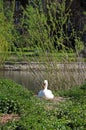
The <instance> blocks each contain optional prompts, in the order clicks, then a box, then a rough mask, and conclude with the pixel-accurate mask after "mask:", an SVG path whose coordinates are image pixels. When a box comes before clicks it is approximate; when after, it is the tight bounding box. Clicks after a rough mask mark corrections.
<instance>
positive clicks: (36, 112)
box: [0, 80, 86, 130]
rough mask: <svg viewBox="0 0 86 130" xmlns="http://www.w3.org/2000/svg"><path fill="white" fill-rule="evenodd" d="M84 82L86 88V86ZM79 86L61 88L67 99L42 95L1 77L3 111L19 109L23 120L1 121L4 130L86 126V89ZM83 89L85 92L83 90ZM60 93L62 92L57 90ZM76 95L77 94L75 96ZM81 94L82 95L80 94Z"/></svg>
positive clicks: (70, 129) (65, 129)
mask: <svg viewBox="0 0 86 130" xmlns="http://www.w3.org/2000/svg"><path fill="white" fill-rule="evenodd" d="M85 85H86V84H84V88H85ZM82 88H83V87H82V86H81V87H78V88H77V90H78V92H77V91H76V90H75V89H73V90H69V93H70V91H71V93H70V94H69V93H68V90H67V91H65V92H64V93H63V92H62V94H61V92H60V93H59V95H61V96H63V97H64V96H66V97H69V99H67V100H66V101H65V102H60V103H58V102H56V101H51V100H50V101H49V100H44V99H39V98H37V97H35V96H34V94H33V93H32V92H30V91H28V90H27V89H25V88H24V87H23V86H21V85H19V84H16V83H15V82H13V81H11V80H0V115H1V114H3V113H8V114H9V113H17V114H19V116H20V120H19V121H15V120H13V121H9V122H8V123H6V124H0V129H1V130H3V129H4V130H8V129H9V130H48V129H49V130H76V129H78V130H85V127H86V104H85V103H86V97H85V94H86V91H83V89H82ZM82 91H83V92H82ZM56 95H58V93H57V94H56ZM75 95H76V96H75ZM77 97H78V98H77Z"/></svg>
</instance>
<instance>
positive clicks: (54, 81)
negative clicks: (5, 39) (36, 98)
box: [0, 64, 86, 93]
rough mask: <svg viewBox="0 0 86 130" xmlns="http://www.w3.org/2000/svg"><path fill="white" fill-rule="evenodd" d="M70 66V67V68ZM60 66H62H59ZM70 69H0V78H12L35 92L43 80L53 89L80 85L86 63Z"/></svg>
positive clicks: (85, 71)
mask: <svg viewBox="0 0 86 130" xmlns="http://www.w3.org/2000/svg"><path fill="white" fill-rule="evenodd" d="M71 67H72V68H71ZM61 68H62V66H61ZM70 68H71V69H69V68H68V69H67V68H66V69H65V67H64V69H60V70H55V69H54V70H52V69H50V70H49V71H46V70H45V71H41V70H39V71H38V70H34V69H33V70H31V71H18V70H16V71H12V70H11V71H7V70H4V71H0V78H4V79H12V80H13V81H15V82H16V83H18V84H21V85H22V86H24V87H25V88H27V89H28V90H32V91H33V92H35V93H38V91H39V90H40V89H41V88H42V83H43V80H45V79H47V80H48V81H49V88H50V89H53V90H58V89H68V88H70V87H72V86H75V85H80V84H81V83H83V82H84V81H85V80H86V65H84V66H81V64H79V66H78V68H75V67H73V65H72V66H70Z"/></svg>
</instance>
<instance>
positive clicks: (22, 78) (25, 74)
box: [0, 71, 44, 93]
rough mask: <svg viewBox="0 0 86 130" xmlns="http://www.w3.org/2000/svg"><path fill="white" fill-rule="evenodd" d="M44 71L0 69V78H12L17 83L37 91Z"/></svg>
mask: <svg viewBox="0 0 86 130" xmlns="http://www.w3.org/2000/svg"><path fill="white" fill-rule="evenodd" d="M43 75H44V72H43V73H41V74H40V72H35V73H33V72H29V71H0V78H4V79H12V80H13V81H15V82H16V83H18V84H21V85H22V86H24V87H26V88H27V89H29V90H32V91H34V92H35V93H37V92H38V90H39V89H40V86H41V84H42V79H43Z"/></svg>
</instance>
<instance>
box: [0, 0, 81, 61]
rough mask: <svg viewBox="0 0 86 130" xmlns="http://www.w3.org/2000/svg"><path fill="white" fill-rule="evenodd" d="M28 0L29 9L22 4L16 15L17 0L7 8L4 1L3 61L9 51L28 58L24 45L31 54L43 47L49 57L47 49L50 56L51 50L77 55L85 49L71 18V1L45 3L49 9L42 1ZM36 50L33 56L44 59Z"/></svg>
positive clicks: (1, 15)
mask: <svg viewBox="0 0 86 130" xmlns="http://www.w3.org/2000/svg"><path fill="white" fill-rule="evenodd" d="M29 3H30V4H29V5H28V6H27V7H26V8H23V7H19V14H17V12H15V1H13V2H11V6H9V5H8V6H7V7H5V8H4V6H3V5H4V2H3V1H2V0H1V2H0V23H1V29H0V30H1V31H0V37H1V38H0V39H1V41H0V54H1V55H0V61H1V62H3V61H4V60H5V59H6V58H7V54H8V53H6V52H7V51H12V52H13V53H15V54H17V56H18V57H19V58H20V59H22V58H21V56H24V58H25V57H26V54H25V53H24V51H25V50H24V48H25V47H26V49H27V48H29V49H28V52H27V53H28V54H27V55H29V53H30V50H35V52H37V53H38V51H40V50H41V51H40V52H41V53H42V55H43V56H44V58H46V53H47V52H48V53H49V54H50V55H51V56H52V53H56V55H57V54H58V53H59V51H61V53H63V54H64V55H67V53H69V52H73V53H75V54H77V55H78V54H79V52H80V51H81V50H82V49H83V42H82V40H81V36H80V35H78V33H79V32H78V33H77V31H76V28H74V25H73V23H72V20H71V18H72V11H71V9H70V6H71V4H72V1H70V2H69V3H68V4H66V0H63V2H60V3H59V2H56V1H53V2H49V3H48V4H46V11H44V10H43V5H42V4H43V3H41V1H34V2H32V1H29ZM15 15H16V16H15ZM17 15H18V16H19V17H18V16H17ZM16 20H17V21H16ZM15 21H16V22H15ZM6 25H7V26H6ZM17 50H18V51H19V53H18V52H17ZM65 52H66V54H65ZM37 53H35V54H36V55H32V56H38V55H39V56H40V58H41V53H39V54H37ZM9 54H11V53H9ZM68 56H69V55H68ZM68 56H67V57H68ZM40 58H39V59H40ZM30 59H31V57H30ZM32 59H33V58H32ZM35 59H38V57H35ZM52 59H53V57H52ZM54 60H55V59H53V61H54Z"/></svg>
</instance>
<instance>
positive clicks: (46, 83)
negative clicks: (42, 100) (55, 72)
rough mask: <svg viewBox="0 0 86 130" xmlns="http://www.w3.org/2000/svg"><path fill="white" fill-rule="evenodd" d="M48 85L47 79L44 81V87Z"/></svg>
mask: <svg viewBox="0 0 86 130" xmlns="http://www.w3.org/2000/svg"><path fill="white" fill-rule="evenodd" d="M47 87H48V81H47V80H44V83H43V88H44V89H45V88H47Z"/></svg>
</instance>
